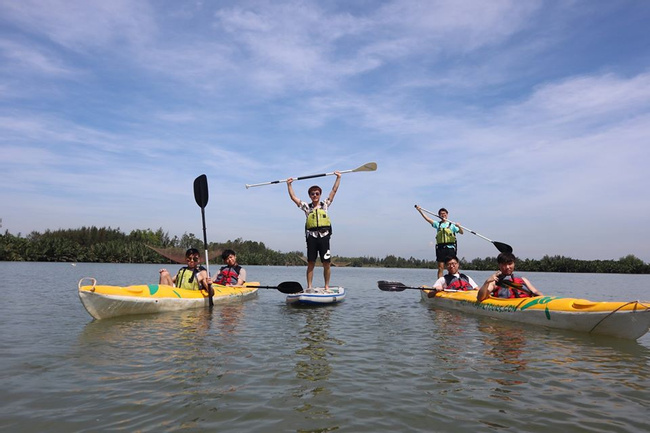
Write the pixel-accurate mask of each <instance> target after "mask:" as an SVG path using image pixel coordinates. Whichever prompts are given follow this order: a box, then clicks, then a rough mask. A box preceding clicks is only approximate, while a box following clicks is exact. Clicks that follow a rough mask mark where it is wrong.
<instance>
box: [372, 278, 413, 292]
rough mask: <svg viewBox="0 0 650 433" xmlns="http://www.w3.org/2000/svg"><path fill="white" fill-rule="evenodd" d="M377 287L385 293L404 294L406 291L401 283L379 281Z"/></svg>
mask: <svg viewBox="0 0 650 433" xmlns="http://www.w3.org/2000/svg"><path fill="white" fill-rule="evenodd" d="M377 286H378V287H379V290H383V291H384V292H402V291H404V289H406V286H405V285H404V284H402V283H400V282H399V281H377Z"/></svg>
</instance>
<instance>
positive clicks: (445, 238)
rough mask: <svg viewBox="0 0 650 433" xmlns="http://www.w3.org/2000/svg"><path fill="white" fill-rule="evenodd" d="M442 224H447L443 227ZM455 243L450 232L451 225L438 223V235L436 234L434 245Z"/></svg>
mask: <svg viewBox="0 0 650 433" xmlns="http://www.w3.org/2000/svg"><path fill="white" fill-rule="evenodd" d="M442 224H447V225H446V226H445V227H442ZM455 243H456V234H455V233H454V232H453V231H452V230H451V223H450V222H446V223H440V224H439V225H438V233H436V244H438V245H442V244H455Z"/></svg>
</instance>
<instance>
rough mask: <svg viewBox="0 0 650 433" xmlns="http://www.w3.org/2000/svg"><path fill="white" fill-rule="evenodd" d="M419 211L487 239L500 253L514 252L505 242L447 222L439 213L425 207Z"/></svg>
mask: <svg viewBox="0 0 650 433" xmlns="http://www.w3.org/2000/svg"><path fill="white" fill-rule="evenodd" d="M415 208H416V209H418V205H415ZM419 209H420V210H421V211H423V212H426V213H428V214H431V215H433V216H435V217H438V218H440V220H442V221H448V222H450V223H452V224H455V225H457V226H458V227H461V228H462V229H463V230H467V231H468V232H470V233H471V234H473V235H476V236H478V237H479V238H481V239H485V240H486V241H488V242H492V244H494V246H495V247H497V249H498V250H499V251H501V252H502V253H506V252H508V253H511V252H512V247H511V246H510V245H508V244H504V243H503V242H498V241H493V240H492V239H489V238H487V237H485V236H483V235H482V234H480V233H476V232H475V231H474V230H472V229H470V228H468V227H465V226H461V225H460V224H458V223H455V222H453V221H451V220H449V219H448V220H445V219H444V218H443V217H441V216H440V215H438V214H437V213H435V212H431V211H430V210H426V209H425V208H423V207H421V208H419Z"/></svg>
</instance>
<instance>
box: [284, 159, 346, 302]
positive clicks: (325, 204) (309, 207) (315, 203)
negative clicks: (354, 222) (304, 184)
mask: <svg viewBox="0 0 650 433" xmlns="http://www.w3.org/2000/svg"><path fill="white" fill-rule="evenodd" d="M334 174H335V175H336V181H335V182H334V186H333V187H332V191H330V195H329V196H328V197H327V198H326V199H325V201H321V194H322V192H323V190H322V189H321V187H320V186H318V185H314V186H312V187H310V188H309V190H308V191H307V192H308V193H309V199H310V200H311V203H306V202H304V201H301V200H300V199H299V198H298V197H297V196H296V194H295V193H294V191H293V186H291V184H292V183H293V181H294V179H293V178H289V179H287V189H288V190H289V197H291V200H292V201H293V202H294V203H295V204H296V206H298V207H299V208H300V209H301V210H302V211H303V212H304V213H305V216H306V217H307V221H306V222H305V237H306V239H307V288H308V289H311V288H312V280H313V279H314V267H315V266H316V258H317V257H318V256H319V255H320V260H321V262H322V263H323V278H324V280H325V288H326V289H328V288H329V284H330V266H331V260H332V255H331V253H330V237H331V236H332V224H331V222H330V219H329V215H328V213H327V209H328V208H329V206H330V205H331V204H332V201H334V196H335V195H336V191H337V190H338V189H339V185H340V184H341V172H339V171H335V172H334Z"/></svg>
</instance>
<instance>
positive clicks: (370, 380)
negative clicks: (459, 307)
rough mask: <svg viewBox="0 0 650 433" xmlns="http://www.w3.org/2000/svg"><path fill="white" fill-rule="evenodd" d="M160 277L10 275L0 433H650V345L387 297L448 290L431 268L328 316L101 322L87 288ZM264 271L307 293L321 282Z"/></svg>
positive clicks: (589, 287)
mask: <svg viewBox="0 0 650 433" xmlns="http://www.w3.org/2000/svg"><path fill="white" fill-rule="evenodd" d="M158 268H159V266H157V265H114V264H85V263H79V264H77V265H76V266H72V265H70V264H58V263H57V264H46V263H36V264H34V263H29V264H27V263H0V270H1V271H2V275H3V280H2V282H1V283H0V290H1V291H2V295H3V298H4V299H3V302H2V303H1V304H0V329H2V334H1V336H0V354H1V355H0V367H1V368H0V372H1V373H0V375H1V376H0V377H1V380H0V384H1V386H2V394H1V396H0V399H1V405H0V430H2V431H8V432H9V431H12V432H13V431H16V432H17V431H20V432H43V431H46V432H97V431H127V432H176V431H187V432H195V431H215V432H275V431H277V432H329V431H344V432H377V431H386V432H388V431H390V432H477V431H486V432H490V431H496V432H499V431H508V432H551V431H552V432H641V431H650V419H649V416H648V413H650V411H649V409H650V390H649V386H650V368H649V367H650V335H648V334H646V335H645V336H644V337H642V338H641V339H639V340H638V341H635V342H634V341H618V340H614V339H609V338H604V337H591V336H588V335H583V334H576V333H571V332H561V331H552V330H546V329H535V328H533V327H526V326H523V325H514V324H510V323H503V322H498V321H496V320H494V319H489V318H481V317H474V316H470V315H462V314H459V313H449V312H445V311H436V310H433V309H430V308H429V307H427V306H426V305H424V304H422V303H420V302H419V293H418V292H417V291H415V290H407V291H404V292H401V293H386V292H381V291H379V290H378V289H377V284H376V282H377V280H398V281H402V282H404V283H405V284H407V285H414V286H417V285H420V284H427V283H428V284H431V283H432V281H433V280H434V271H431V270H403V269H366V268H360V269H353V268H351V269H348V268H342V269H338V268H334V269H333V282H334V283H336V284H340V285H343V286H344V287H346V288H347V289H348V297H347V299H346V301H345V302H344V303H342V304H340V305H334V306H328V307H321V308H312V309H304V308H302V309H301V308H295V307H290V306H287V305H285V303H284V296H283V295H282V294H281V293H279V292H277V291H275V290H260V293H259V296H258V297H257V298H256V299H252V300H249V301H246V302H243V303H236V304H231V305H222V306H219V305H218V306H216V307H215V308H214V310H212V312H210V311H207V310H192V311H185V312H178V313H165V314H157V315H145V316H131V317H123V318H115V319H108V320H102V321H93V320H92V318H91V317H90V316H89V315H88V314H87V313H86V311H85V310H84V308H83V306H82V305H81V303H80V301H79V298H78V296H77V282H78V280H79V279H80V278H81V277H86V276H92V277H95V278H97V279H98V281H99V282H100V284H102V283H103V284H114V285H128V284H142V283H154V282H155V278H157V270H158ZM247 269H248V272H249V278H251V279H253V280H257V281H261V282H262V284H268V285H272V284H276V283H279V282H281V281H287V280H297V281H300V282H301V283H302V282H303V281H304V268H283V267H247ZM317 271H318V273H317V274H316V275H317V276H318V278H319V279H318V280H317V281H320V278H322V277H321V275H320V270H318V269H317ZM468 274H470V275H471V276H472V277H473V278H474V279H475V280H477V281H483V279H485V277H486V276H487V275H488V274H489V273H488V272H468ZM526 275H527V276H529V277H530V279H531V281H533V283H534V284H535V285H536V286H537V287H538V288H539V289H540V290H542V291H543V292H544V293H545V294H553V295H561V296H573V297H581V298H586V299H591V300H633V299H641V300H649V299H650V293H649V289H650V276H628V275H594V274H543V273H528V274H526Z"/></svg>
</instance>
